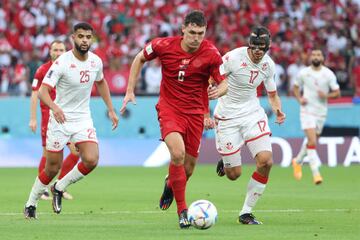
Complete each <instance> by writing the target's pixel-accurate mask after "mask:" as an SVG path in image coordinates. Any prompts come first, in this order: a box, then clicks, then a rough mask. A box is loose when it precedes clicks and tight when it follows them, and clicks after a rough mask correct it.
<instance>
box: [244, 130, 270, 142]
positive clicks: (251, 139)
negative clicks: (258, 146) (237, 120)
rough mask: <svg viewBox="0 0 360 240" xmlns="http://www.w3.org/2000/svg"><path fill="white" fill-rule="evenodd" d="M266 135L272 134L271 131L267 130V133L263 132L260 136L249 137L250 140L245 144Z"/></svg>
mask: <svg viewBox="0 0 360 240" xmlns="http://www.w3.org/2000/svg"><path fill="white" fill-rule="evenodd" d="M266 135H270V136H271V132H266V133H263V134H261V135H259V136H257V137H254V138H250V139H248V140H246V141H245V144H246V143H248V142H251V141H254V140H256V139H258V138H261V137H263V136H266Z"/></svg>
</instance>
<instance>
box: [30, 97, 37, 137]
mask: <svg viewBox="0 0 360 240" xmlns="http://www.w3.org/2000/svg"><path fill="white" fill-rule="evenodd" d="M37 99H38V91H35V90H33V91H32V92H31V98H30V122H29V127H30V129H31V131H32V132H34V133H35V132H36V128H37V120H36V107H37Z"/></svg>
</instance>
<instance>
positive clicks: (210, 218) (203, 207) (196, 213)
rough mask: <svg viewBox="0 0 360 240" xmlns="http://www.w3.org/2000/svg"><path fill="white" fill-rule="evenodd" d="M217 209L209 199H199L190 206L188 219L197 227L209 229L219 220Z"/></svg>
mask: <svg viewBox="0 0 360 240" xmlns="http://www.w3.org/2000/svg"><path fill="white" fill-rule="evenodd" d="M217 215H218V214H217V210H216V207H215V205H214V204H213V203H211V202H210V201H208V200H197V201H195V202H193V203H192V204H191V205H190V207H189V208H188V219H189V222H190V223H191V225H192V226H194V227H195V228H197V229H208V228H210V227H211V226H213V225H214V224H215V223H216V221H217Z"/></svg>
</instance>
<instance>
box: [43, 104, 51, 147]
mask: <svg viewBox="0 0 360 240" xmlns="http://www.w3.org/2000/svg"><path fill="white" fill-rule="evenodd" d="M49 117H50V110H49V109H43V108H41V144H42V146H43V147H45V146H46V132H47V127H48V123H49Z"/></svg>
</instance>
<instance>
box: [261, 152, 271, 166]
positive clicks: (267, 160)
mask: <svg viewBox="0 0 360 240" xmlns="http://www.w3.org/2000/svg"><path fill="white" fill-rule="evenodd" d="M257 165H258V168H265V169H270V168H271V167H272V165H273V160H272V153H271V152H261V153H259V154H258V155H257Z"/></svg>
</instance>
